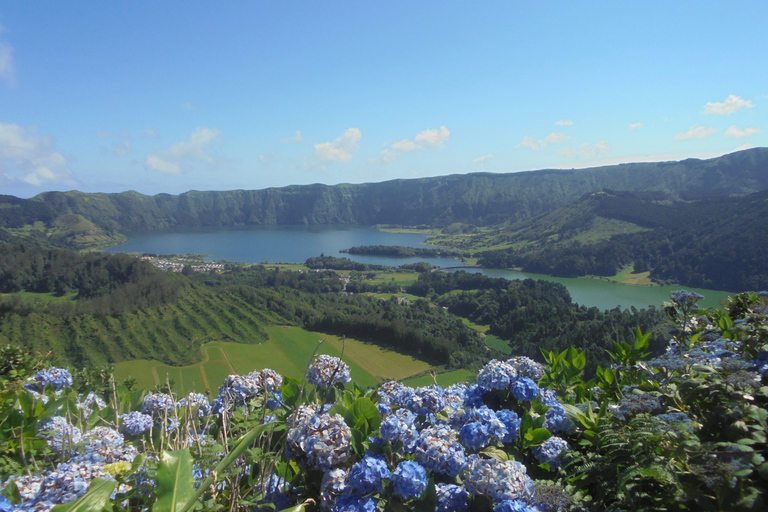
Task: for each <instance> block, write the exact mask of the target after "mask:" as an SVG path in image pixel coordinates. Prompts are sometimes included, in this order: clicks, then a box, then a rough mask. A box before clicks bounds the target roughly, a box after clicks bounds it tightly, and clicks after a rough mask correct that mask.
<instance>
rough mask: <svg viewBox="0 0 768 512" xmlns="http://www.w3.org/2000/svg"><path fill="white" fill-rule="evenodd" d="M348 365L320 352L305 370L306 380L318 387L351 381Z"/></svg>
mask: <svg viewBox="0 0 768 512" xmlns="http://www.w3.org/2000/svg"><path fill="white" fill-rule="evenodd" d="M351 380H352V377H350V375H349V366H348V365H347V363H345V362H344V361H342V360H341V359H339V358H338V357H333V356H329V355H326V354H321V355H319V356H317V359H316V360H315V362H314V363H312V365H311V366H310V367H309V371H307V382H309V383H310V384H314V385H315V386H317V387H319V388H324V389H328V388H330V387H332V386H335V385H336V384H346V383H347V382H349V381H351Z"/></svg>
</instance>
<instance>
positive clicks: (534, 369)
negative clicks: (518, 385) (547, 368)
mask: <svg viewBox="0 0 768 512" xmlns="http://www.w3.org/2000/svg"><path fill="white" fill-rule="evenodd" d="M507 364H508V365H510V366H512V367H513V368H514V369H515V371H516V372H517V375H518V376H520V377H530V378H531V379H533V380H539V379H541V378H542V377H543V376H544V365H542V364H540V363H537V362H536V361H534V360H533V359H531V358H530V357H526V356H516V357H513V358H511V359H507Z"/></svg>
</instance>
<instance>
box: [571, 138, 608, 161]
mask: <svg viewBox="0 0 768 512" xmlns="http://www.w3.org/2000/svg"><path fill="white" fill-rule="evenodd" d="M610 150H611V148H609V147H608V143H607V142H605V141H604V140H600V141H598V142H597V143H595V144H588V143H586V142H585V143H584V144H582V145H581V146H579V153H581V155H582V156H583V157H585V158H594V157H595V156H597V155H598V154H601V155H603V154H605V153H608V152H609V151H610Z"/></svg>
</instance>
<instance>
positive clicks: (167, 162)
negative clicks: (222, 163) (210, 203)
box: [146, 127, 221, 174]
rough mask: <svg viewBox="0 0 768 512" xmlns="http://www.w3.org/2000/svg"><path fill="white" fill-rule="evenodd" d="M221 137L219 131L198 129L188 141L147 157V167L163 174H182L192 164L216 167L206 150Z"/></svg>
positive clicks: (214, 161)
mask: <svg viewBox="0 0 768 512" xmlns="http://www.w3.org/2000/svg"><path fill="white" fill-rule="evenodd" d="M220 136H221V132H220V131H219V130H216V129H212V128H202V127H198V128H196V129H195V131H194V132H192V135H190V136H189V138H188V139H187V140H183V141H180V142H177V143H176V144H174V145H172V146H171V147H169V148H167V149H160V150H158V151H155V152H154V153H152V154H151V155H149V156H147V159H146V164H147V167H149V168H150V169H154V170H155V171H158V172H160V173H162V174H182V172H184V169H183V167H184V166H185V165H187V164H189V163H191V162H203V163H205V164H207V165H216V160H215V159H214V158H213V157H212V156H211V155H209V154H208V153H206V150H207V148H208V146H209V145H210V143H211V142H212V141H214V140H216V139H218V138H219V137H220Z"/></svg>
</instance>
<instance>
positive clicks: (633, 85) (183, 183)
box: [0, 0, 768, 197]
mask: <svg viewBox="0 0 768 512" xmlns="http://www.w3.org/2000/svg"><path fill="white" fill-rule="evenodd" d="M766 20H768V2H766V1H765V0H755V1H739V0H735V1H734V0H732V1H729V2H725V1H706V0H703V1H695V2H694V1H675V2H669V1H664V2H656V1H653V0H650V1H644V2H617V1H599V2H598V1H589V0H586V1H579V2H575V1H543V2H521V1H511V0H510V1H504V2H491V1H488V2H458V1H431V0H426V1H418V2H414V1H399V0H388V1H373V0H369V1H359V0H355V1H309V0H307V1H301V2H297V1H286V0H282V1H269V0H258V1H257V0H252V1H228V2H212V1H194V0H186V1H183V2H182V1H174V2H171V1H156V2H127V1H126V2H90V1H88V2H86V1H69V2H60V1H28V0H4V1H3V2H2V3H0V193H4V194H12V195H16V196H20V197H31V196H33V195H35V194H37V193H39V192H43V191H47V190H72V189H77V190H82V191H87V192H120V191H124V190H137V191H139V192H142V193H146V194H156V193H161V192H167V193H173V194H176V193H180V192H184V191H187V190H227V189H241V188H242V189H261V188H266V187H274V186H284V185H291V184H308V183H326V184H336V183H363V182H378V181H384V180H388V179H394V178H415V177H424V176H439V175H447V174H455V173H468V172H478V171H488V172H514V171H523V170H533V169H544V168H581V167H590V166H596V165H603V164H612V163H619V162H633V161H658V160H679V159H683V158H688V157H695V158H709V157H713V156H717V155H721V154H725V153H729V152H732V151H735V150H737V149H743V148H748V147H757V146H768V122H767V121H768V65H767V64H768V62H766V55H768V30H766V28H767V27H768V23H766Z"/></svg>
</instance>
